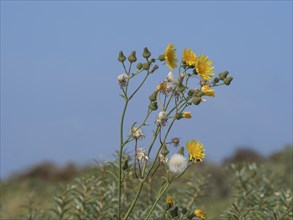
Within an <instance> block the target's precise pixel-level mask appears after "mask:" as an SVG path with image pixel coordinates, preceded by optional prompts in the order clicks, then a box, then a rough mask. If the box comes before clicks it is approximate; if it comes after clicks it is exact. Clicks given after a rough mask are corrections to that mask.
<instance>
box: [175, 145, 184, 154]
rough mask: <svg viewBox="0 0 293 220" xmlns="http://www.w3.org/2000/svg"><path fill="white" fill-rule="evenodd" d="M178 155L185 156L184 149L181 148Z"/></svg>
mask: <svg viewBox="0 0 293 220" xmlns="http://www.w3.org/2000/svg"><path fill="white" fill-rule="evenodd" d="M177 154H181V155H183V156H184V147H180V149H179V151H178V152H177Z"/></svg>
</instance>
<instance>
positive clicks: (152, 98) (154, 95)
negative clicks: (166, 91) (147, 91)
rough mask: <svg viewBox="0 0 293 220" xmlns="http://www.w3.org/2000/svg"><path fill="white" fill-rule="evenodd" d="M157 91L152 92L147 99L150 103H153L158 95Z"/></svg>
mask: <svg viewBox="0 0 293 220" xmlns="http://www.w3.org/2000/svg"><path fill="white" fill-rule="evenodd" d="M158 92H159V91H158V90H156V91H154V92H153V94H151V95H150V97H149V99H150V100H151V102H154V101H156V100H157V95H158Z"/></svg>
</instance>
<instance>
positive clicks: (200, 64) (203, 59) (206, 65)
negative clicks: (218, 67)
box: [195, 55, 215, 80]
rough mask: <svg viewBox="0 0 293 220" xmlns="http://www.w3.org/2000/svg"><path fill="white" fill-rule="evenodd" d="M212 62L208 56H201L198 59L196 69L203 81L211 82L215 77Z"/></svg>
mask: <svg viewBox="0 0 293 220" xmlns="http://www.w3.org/2000/svg"><path fill="white" fill-rule="evenodd" d="M212 63H213V62H212V61H211V60H209V58H208V57H207V56H206V55H200V56H198V57H197V58H196V62H195V68H196V72H197V73H198V75H199V76H200V77H201V78H202V79H203V80H210V79H211V78H212V76H213V75H214V72H213V69H214V68H215V67H213V66H212Z"/></svg>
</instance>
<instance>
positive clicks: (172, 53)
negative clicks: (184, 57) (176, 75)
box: [165, 44, 178, 70]
mask: <svg viewBox="0 0 293 220" xmlns="http://www.w3.org/2000/svg"><path fill="white" fill-rule="evenodd" d="M165 60H166V63H167V66H168V67H169V68H170V70H172V69H174V68H176V67H177V64H176V62H177V61H178V60H177V58H176V49H175V48H174V45H173V44H168V46H167V48H166V51H165Z"/></svg>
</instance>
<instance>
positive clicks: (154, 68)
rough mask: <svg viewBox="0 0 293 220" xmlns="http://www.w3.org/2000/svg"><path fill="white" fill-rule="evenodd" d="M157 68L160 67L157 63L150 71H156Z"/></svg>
mask: <svg viewBox="0 0 293 220" xmlns="http://www.w3.org/2000/svg"><path fill="white" fill-rule="evenodd" d="M157 69H159V66H158V65H155V66H154V67H153V69H152V70H151V71H150V73H153V72H155V71H156V70H157Z"/></svg>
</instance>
